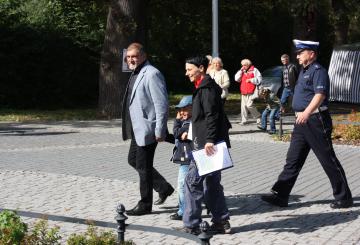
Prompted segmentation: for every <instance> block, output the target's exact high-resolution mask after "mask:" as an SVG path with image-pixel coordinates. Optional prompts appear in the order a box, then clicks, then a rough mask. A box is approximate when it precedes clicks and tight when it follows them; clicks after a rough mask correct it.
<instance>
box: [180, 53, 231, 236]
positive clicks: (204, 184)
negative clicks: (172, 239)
mask: <svg viewBox="0 0 360 245" xmlns="http://www.w3.org/2000/svg"><path fill="white" fill-rule="evenodd" d="M207 65H208V60H207V59H206V57H205V56H204V57H202V56H199V57H194V58H190V59H187V60H186V65H185V69H186V76H188V77H189V79H190V81H191V82H193V83H194V85H195V92H194V93H193V107H192V140H193V144H194V148H195V149H202V148H204V149H205V151H206V154H207V155H212V154H214V152H215V150H216V149H215V147H214V145H215V144H216V143H218V142H220V141H226V142H227V144H228V146H230V144H229V134H228V130H229V126H230V124H229V122H228V120H227V118H226V116H225V113H224V108H223V104H222V103H221V88H220V87H219V85H217V84H216V82H215V81H214V80H213V79H212V78H211V77H210V76H209V75H207V74H206V73H205V72H206V68H207ZM220 181H221V172H220V171H217V172H214V173H211V174H208V175H206V176H199V174H198V170H197V168H196V165H195V163H194V161H192V162H191V163H190V166H189V172H188V174H187V176H186V179H185V212H184V214H183V222H184V228H183V229H182V230H183V231H185V232H187V233H192V234H198V233H199V225H200V223H201V211H202V208H201V204H202V201H205V204H206V205H207V207H208V209H209V210H210V212H211V214H212V222H213V223H212V225H211V227H210V232H212V233H214V234H215V233H222V234H224V233H230V231H231V227H230V223H229V219H230V215H229V211H228V208H227V206H226V203H225V197H224V190H223V187H222V185H221V184H220Z"/></svg>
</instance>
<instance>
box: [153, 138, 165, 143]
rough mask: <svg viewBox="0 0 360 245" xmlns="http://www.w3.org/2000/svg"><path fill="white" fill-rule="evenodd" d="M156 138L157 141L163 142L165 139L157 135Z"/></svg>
mask: <svg viewBox="0 0 360 245" xmlns="http://www.w3.org/2000/svg"><path fill="white" fill-rule="evenodd" d="M155 139H156V141H157V142H163V141H164V139H163V138H161V137H155Z"/></svg>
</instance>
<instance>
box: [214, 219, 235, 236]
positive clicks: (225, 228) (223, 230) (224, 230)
mask: <svg viewBox="0 0 360 245" xmlns="http://www.w3.org/2000/svg"><path fill="white" fill-rule="evenodd" d="M209 233H210V234H230V233H231V226H230V222H229V221H228V220H224V221H221V222H220V223H212V225H211V226H210V228H209Z"/></svg>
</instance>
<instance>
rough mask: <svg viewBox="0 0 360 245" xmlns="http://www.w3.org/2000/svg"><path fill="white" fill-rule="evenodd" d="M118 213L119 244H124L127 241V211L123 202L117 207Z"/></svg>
mask: <svg viewBox="0 0 360 245" xmlns="http://www.w3.org/2000/svg"><path fill="white" fill-rule="evenodd" d="M116 212H117V215H116V217H115V219H116V222H117V223H118V228H117V232H118V238H117V244H122V243H123V242H124V241H125V220H127V218H128V217H127V216H126V215H125V214H124V213H125V207H124V205H122V204H121V203H119V204H118V206H117V207H116Z"/></svg>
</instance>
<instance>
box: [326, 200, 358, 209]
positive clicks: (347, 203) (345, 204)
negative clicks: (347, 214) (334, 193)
mask: <svg viewBox="0 0 360 245" xmlns="http://www.w3.org/2000/svg"><path fill="white" fill-rule="evenodd" d="M353 204H354V202H353V199H347V200H335V201H334V202H333V203H331V204H330V207H331V208H334V209H336V208H350V207H352V205H353Z"/></svg>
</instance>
